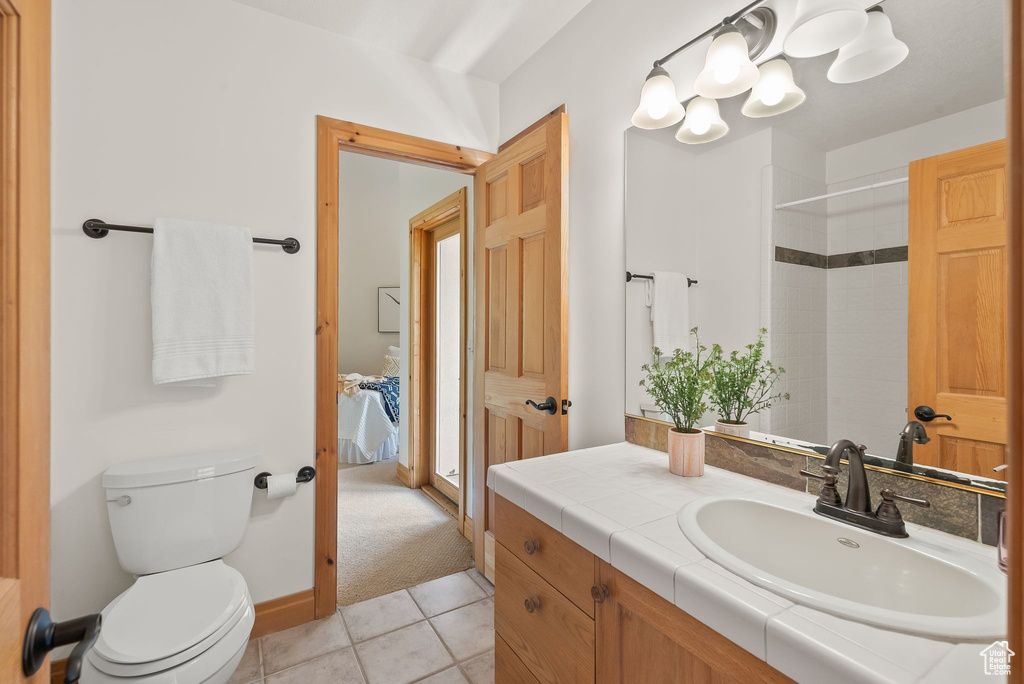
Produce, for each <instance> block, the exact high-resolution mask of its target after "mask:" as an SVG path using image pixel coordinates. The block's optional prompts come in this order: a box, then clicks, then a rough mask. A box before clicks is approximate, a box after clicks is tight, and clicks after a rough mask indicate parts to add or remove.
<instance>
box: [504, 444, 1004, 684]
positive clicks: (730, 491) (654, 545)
mask: <svg viewBox="0 0 1024 684" xmlns="http://www.w3.org/2000/svg"><path fill="white" fill-rule="evenodd" d="M487 486H488V487H491V488H492V489H494V491H495V492H496V493H497V494H498V495H500V496H502V497H504V498H506V499H508V500H509V501H510V502H512V503H514V504H516V505H517V506H519V507H520V508H522V509H524V510H526V511H527V512H528V513H530V514H531V515H533V516H534V517H536V518H538V519H540V520H542V521H543V522H544V523H546V524H547V525H550V526H551V527H553V528H554V529H556V530H558V531H560V532H561V533H562V534H564V535H565V536H567V537H569V538H570V539H572V540H573V541H575V542H576V543H577V544H579V545H580V546H583V547H584V548H586V549H587V550H589V551H590V552H591V553H593V554H595V555H596V556H598V557H599V558H601V559H603V560H605V561H607V562H609V563H610V564H611V565H612V566H614V567H615V568H616V569H618V570H620V571H622V572H623V573H625V574H627V575H629V576H630V577H632V578H633V579H634V580H636V581H638V582H640V583H641V584H643V585H644V586H646V587H647V588H648V589H650V590H651V591H653V592H655V593H657V594H658V595H660V596H661V597H663V598H664V599H666V600H667V601H670V602H672V603H674V604H675V605H676V606H678V607H679V608H681V609H683V610H684V611H686V612H687V613H689V614H690V615H692V616H693V617H695V618H697V619H698V620H700V621H701V622H703V623H705V624H706V625H708V626H709V627H711V628H712V629H714V630H716V631H717V632H719V633H721V634H723V635H724V636H726V637H728V638H729V639H730V640H732V641H733V642H734V643H736V644H738V645H739V646H741V647H743V648H744V649H746V650H747V651H749V652H750V653H752V654H754V655H755V656H757V657H758V658H761V659H762V660H765V661H766V662H767V663H768V664H769V665H771V666H773V667H775V668H776V669H778V670H780V671H781V672H783V673H784V674H786V675H788V676H789V677H792V678H793V679H795V680H796V681H798V682H814V683H817V682H829V683H830V684H841V683H846V682H849V683H851V684H852V683H858V684H861V683H864V682H898V683H901V684H902V683H904V682H928V683H929V684H937V683H941V682H949V683H950V684H964V683H967V682H975V681H976V682H988V683H991V682H998V681H1004V679H1001V678H999V677H994V676H987V675H985V674H984V668H983V665H984V662H983V659H982V657H981V655H980V652H981V650H982V649H983V648H985V647H986V646H987V645H988V644H987V643H985V644H983V643H966V644H956V643H953V642H946V641H940V640H937V639H930V638H925V637H918V636H912V635H908V634H904V633H901V632H894V631H887V630H884V629H880V628H877V627H873V626H870V625H865V624H862V623H859V622H854V621H851V620H845V619H842V618H838V617H836V616H834V615H830V614H828V613H824V612H821V611H818V610H814V609H812V608H808V607H806V606H801V605H796V604H793V603H792V602H790V601H788V600H787V599H784V598H782V597H781V596H777V595H775V594H773V593H771V592H769V591H767V590H765V589H762V588H760V587H757V586H755V585H753V584H751V583H750V582H747V581H746V580H744V579H743V578H741V577H739V576H737V575H735V574H733V573H732V572H730V571H728V570H726V569H725V568H723V567H722V566H720V565H718V564H717V563H714V562H712V561H711V560H710V559H708V558H706V557H705V556H704V555H703V554H702V553H701V552H700V551H699V550H697V548H696V547H695V546H694V545H693V544H691V543H690V541H689V540H688V539H687V538H686V536H685V535H684V534H683V532H682V531H681V530H680V529H679V526H678V523H677V521H676V515H677V514H678V512H679V510H680V509H681V508H682V507H683V506H685V505H686V504H687V503H689V502H691V501H695V500H697V499H700V498H702V497H707V496H728V495H743V496H745V497H750V498H755V499H760V500H763V501H766V502H768V503H782V504H785V503H789V504H790V505H792V504H794V503H795V504H797V505H800V506H806V507H808V508H810V507H812V506H813V505H814V498H815V497H814V496H813V495H810V494H803V493H799V492H795V491H792V490H789V489H785V488H783V487H779V486H777V485H772V484H769V483H766V482H762V481H760V480H756V479H753V478H749V477H745V476H743V475H737V474H735V473H731V472H728V471H725V470H720V469H717V468H713V467H710V466H708V467H706V468H705V471H704V476H703V477H701V478H683V477H678V476H675V475H672V474H671V473H670V472H669V471H668V456H667V455H666V454H664V453H662V452H660V451H655V450H653V449H648V448H645V447H641V446H637V445H633V444H628V443H625V442H623V443H621V444H611V445H608V446H603V447H595V448H592V449H583V450H579V451H570V452H567V453H563V454H555V455H552V456H544V457H541V458H534V459H529V460H525V461H515V462H511V463H506V464H502V465H498V466H493V467H491V468H490V469H489V470H488V472H487ZM907 530H908V532H909V533H910V534H911V536H912V537H915V538H918V539H922V540H927V539H929V538H931V539H934V540H936V541H940V542H941V543H943V544H946V545H952V546H955V547H957V548H958V549H962V550H964V551H967V552H969V553H972V554H976V555H977V556H978V557H979V558H982V559H984V560H985V561H987V562H991V563H992V564H995V562H996V556H995V549H993V548H991V547H987V546H983V545H981V544H977V543H975V542H970V541H967V540H964V539H961V538H959V537H954V536H952V535H948V534H944V533H942V532H937V531H935V530H930V529H927V528H923V527H920V526H917V525H912V524H910V523H908V524H907ZM894 570H895V569H894ZM1021 657H1022V658H1024V656H1021ZM1022 666H1024V662H1022Z"/></svg>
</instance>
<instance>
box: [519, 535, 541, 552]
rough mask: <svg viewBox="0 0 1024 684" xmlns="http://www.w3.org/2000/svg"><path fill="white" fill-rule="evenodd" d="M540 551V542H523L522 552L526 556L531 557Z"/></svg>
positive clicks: (532, 540)
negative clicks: (524, 552)
mask: <svg viewBox="0 0 1024 684" xmlns="http://www.w3.org/2000/svg"><path fill="white" fill-rule="evenodd" d="M539 550H540V542H539V541H537V540H536V539H527V540H526V541H524V542H523V551H526V555H527V556H532V555H533V554H534V553H536V552H537V551H539Z"/></svg>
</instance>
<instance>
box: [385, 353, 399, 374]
mask: <svg viewBox="0 0 1024 684" xmlns="http://www.w3.org/2000/svg"><path fill="white" fill-rule="evenodd" d="M400 368H401V367H400V365H399V363H398V357H397V356H390V355H387V356H385V357H384V367H383V368H382V369H381V371H380V374H381V375H383V376H385V377H387V376H395V375H399V370H400Z"/></svg>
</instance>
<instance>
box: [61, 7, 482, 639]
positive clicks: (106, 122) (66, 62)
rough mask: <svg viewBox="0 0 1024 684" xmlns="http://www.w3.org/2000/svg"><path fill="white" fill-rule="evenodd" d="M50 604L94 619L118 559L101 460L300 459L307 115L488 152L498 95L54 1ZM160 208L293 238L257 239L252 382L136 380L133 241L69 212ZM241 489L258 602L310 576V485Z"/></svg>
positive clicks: (310, 260)
mask: <svg viewBox="0 0 1024 684" xmlns="http://www.w3.org/2000/svg"><path fill="white" fill-rule="evenodd" d="M53 46H54V47H53V115H52V116H53V129H52V130H53V160H52V162H53V163H52V168H53V178H52V181H53V185H52V188H53V195H52V202H53V213H52V215H53V234H52V237H53V242H52V261H53V264H52V265H53V290H52V307H53V308H52V312H53V313H52V320H53V327H52V338H53V339H52V435H51V439H52V468H51V472H52V479H51V501H52V587H53V588H52V611H53V614H54V617H55V618H56V619H58V620H61V619H67V618H71V617H74V616H76V615H81V614H85V613H91V612H96V611H99V610H100V609H101V608H103V606H104V605H105V604H106V603H107V602H109V601H110V600H111V599H112V598H114V596H116V595H117V593H118V592H120V591H122V590H123V589H124V588H125V587H127V586H128V585H129V584H130V581H131V579H130V578H129V577H128V575H127V574H126V573H124V572H123V571H122V570H121V569H120V567H119V566H118V564H117V560H116V558H115V555H114V549H113V543H112V539H111V536H110V531H109V526H108V523H107V517H106V510H105V507H104V495H103V491H102V489H101V487H100V477H101V474H102V472H103V470H104V469H106V468H107V467H109V466H110V465H112V464H115V463H119V462H124V461H129V460H134V459H144V458H152V457H157V456H163V455H170V454H178V453H183V452H195V451H203V450H214V449H223V448H230V447H235V446H238V445H245V444H254V445H256V446H258V447H259V450H260V454H261V463H260V467H261V468H266V469H267V470H270V471H275V472H282V471H289V470H295V469H296V468H298V467H299V466H301V465H304V464H307V463H312V462H313V460H314V444H315V443H314V396H313V392H314V345H315V334H314V328H315V325H316V322H315V278H316V250H315V244H316V240H315V225H316V206H315V205H316V201H315V197H316V195H315V192H316V186H315V177H316V171H315V168H316V167H315V149H316V141H315V130H316V129H315V125H316V120H315V117H316V115H318V114H323V115H327V116H332V117H336V118H340V119H346V120H351V121H357V122H360V123H365V124H369V125H373V126H378V127H381V128H385V129H390V130H394V131H399V132H402V133H408V134H412V135H418V136H423V137H426V138H431V139H434V140H440V141H444V142H450V143H457V144H461V145H466V146H469V147H473V148H477V149H483V150H493V149H495V148H496V146H497V141H498V131H497V101H496V100H497V88H496V87H495V86H494V85H492V84H488V83H485V82H482V81H480V80H477V79H473V78H469V77H465V76H461V75H457V74H453V73H451V72H447V71H444V70H442V69H437V68H434V67H431V66H429V65H427V64H425V63H422V62H419V61H416V60H412V59H408V58H405V57H402V56H400V55H398V54H396V53H392V52H388V51H384V50H377V49H373V48H371V47H369V46H367V45H365V44H362V43H358V42H353V41H349V40H346V39H344V38H341V37H339V36H337V35H335V34H331V33H327V32H323V31H320V30H318V29H315V28H313V27H310V26H307V25H304V24H299V23H296V22H292V21H288V20H286V19H282V18H280V17H276V16H274V15H271V14H268V13H265V12H261V11H258V10H255V9H251V8H248V7H246V6H244V5H241V4H239V3H235V2H231V1H230V0H181V1H179V2H174V3H171V2H152V1H151V2H136V1H131V0H56V1H55V2H54V8H53ZM157 216H178V217H183V218H203V219H208V220H213V221H225V222H231V223H236V224H241V225H246V226H249V227H250V228H251V229H252V230H253V233H254V234H256V235H266V236H280V237H283V236H288V235H292V236H294V237H297V238H298V239H299V240H300V241H301V242H302V251H300V252H299V253H298V254H296V255H287V254H285V253H283V252H282V251H281V250H280V249H278V248H275V247H257V248H254V254H255V271H256V301H257V348H258V363H257V373H256V374H255V375H253V376H248V377H239V378H229V379H227V380H225V381H223V382H220V383H219V385H218V387H217V388H216V389H212V390H211V389H200V388H155V387H154V386H153V384H152V380H151V379H150V358H151V336H150V325H151V323H150V321H151V316H150V304H149V257H150V250H151V245H152V241H151V238H148V237H146V236H140V235H128V234H112V235H111V236H110V237H108V238H106V239H104V240H90V239H88V238H86V237H85V236H84V235H83V234H82V231H81V227H80V226H81V224H82V221H83V220H85V219H87V218H90V217H98V218H102V219H104V220H108V221H117V222H122V223H137V224H141V225H152V222H153V220H154V218H155V217H157ZM264 496H265V495H263V494H262V493H259V492H257V493H256V495H255V497H254V503H253V506H252V517H251V520H250V524H249V527H248V530H247V532H246V534H245V538H244V540H243V542H242V544H241V546H240V548H239V549H238V550H237V551H235V552H234V553H233V554H231V555H230V557H229V558H228V561H229V562H230V563H231V564H232V565H233V566H234V567H236V568H238V569H239V570H240V571H241V572H242V573H243V575H244V576H245V578H246V580H247V582H248V585H249V589H250V591H251V593H252V596H253V598H254V599H255V600H256V601H265V600H268V599H271V598H275V597H278V596H282V595H286V594H290V593H293V592H297V591H302V590H304V589H308V588H309V587H311V586H312V584H313V572H312V570H313V487H312V486H311V485H306V486H302V487H300V489H299V492H298V494H297V495H296V496H294V497H292V498H289V499H284V500H281V501H277V502H273V503H268V502H267V501H266V500H265V498H264Z"/></svg>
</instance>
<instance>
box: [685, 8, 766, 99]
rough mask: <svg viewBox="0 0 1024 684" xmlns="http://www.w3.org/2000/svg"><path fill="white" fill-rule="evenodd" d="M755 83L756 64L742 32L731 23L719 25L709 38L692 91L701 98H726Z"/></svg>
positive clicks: (747, 88)
mask: <svg viewBox="0 0 1024 684" xmlns="http://www.w3.org/2000/svg"><path fill="white" fill-rule="evenodd" d="M756 82H757V67H756V66H754V64H753V63H752V62H751V61H750V55H749V53H748V48H747V41H746V40H745V39H744V38H743V34H741V33H740V32H739V29H737V28H736V27H735V26H733V25H731V24H729V25H727V26H724V27H722V28H721V29H720V30H719V31H718V33H716V34H715V37H714V39H713V40H712V41H711V47H709V48H708V54H707V59H706V61H705V62H704V69H703V70H702V71H701V72H700V74H699V75H698V76H697V80H696V82H695V83H694V84H693V85H694V90H696V91H697V94H698V95H700V96H701V97H707V98H726V97H732V96H734V95H739V94H740V93H742V92H743V91H744V90H749V89H750V87H751V86H753V85H754V83H756Z"/></svg>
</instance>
